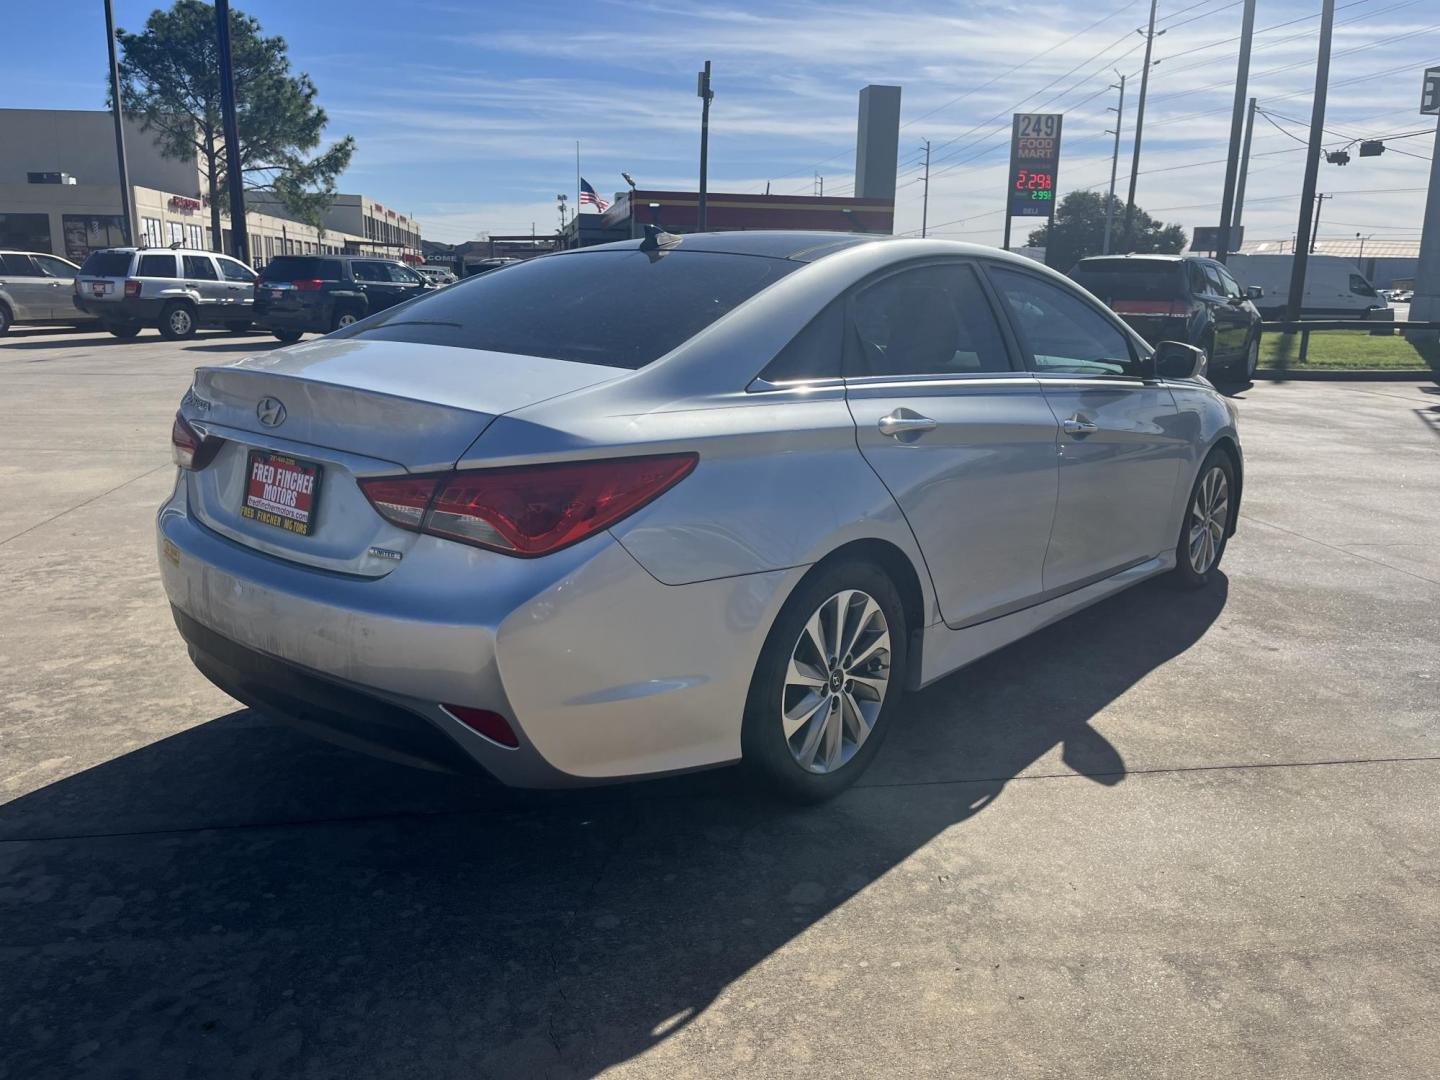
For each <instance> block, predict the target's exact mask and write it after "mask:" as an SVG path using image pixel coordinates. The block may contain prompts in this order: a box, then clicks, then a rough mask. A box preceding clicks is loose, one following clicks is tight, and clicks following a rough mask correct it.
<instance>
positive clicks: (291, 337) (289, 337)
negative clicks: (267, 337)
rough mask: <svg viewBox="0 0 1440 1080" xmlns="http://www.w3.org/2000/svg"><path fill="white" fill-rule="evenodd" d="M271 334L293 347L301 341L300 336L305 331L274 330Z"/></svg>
mask: <svg viewBox="0 0 1440 1080" xmlns="http://www.w3.org/2000/svg"><path fill="white" fill-rule="evenodd" d="M271 332H272V333H273V334H274V335H275V336H276V337H277V338H279V339H280V340H281V341H283V342H284V343H285V344H286V345H293V344H294V343H295V342H297V341H299V340H300V335H301V334H303V333H304V332H305V331H303V330H273V331H271Z"/></svg>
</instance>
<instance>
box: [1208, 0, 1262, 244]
mask: <svg viewBox="0 0 1440 1080" xmlns="http://www.w3.org/2000/svg"><path fill="white" fill-rule="evenodd" d="M1254 36H1255V0H1245V15H1244V17H1243V18H1242V20H1241V23H1240V59H1239V61H1238V62H1237V63H1236V65H1235V107H1234V108H1233V109H1232V110H1231V113H1230V153H1229V156H1228V157H1227V158H1226V160H1225V188H1224V191H1223V192H1222V193H1221V196H1220V250H1219V251H1217V252H1216V253H1215V257H1216V258H1217V259H1219V260H1220V261H1221V262H1222V263H1223V262H1224V261H1225V257H1226V255H1227V254H1228V253H1229V251H1230V249H1231V248H1232V247H1234V244H1233V243H1232V242H1231V239H1230V226H1231V225H1232V224H1233V222H1234V220H1235V184H1236V179H1235V174H1236V173H1237V172H1238V171H1239V168H1240V142H1241V139H1242V138H1247V139H1248V135H1242V132H1243V131H1244V127H1245V90H1246V86H1247V84H1248V83H1249V81H1250V41H1251V39H1252V38H1253V37H1254Z"/></svg>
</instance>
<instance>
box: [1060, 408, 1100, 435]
mask: <svg viewBox="0 0 1440 1080" xmlns="http://www.w3.org/2000/svg"><path fill="white" fill-rule="evenodd" d="M1060 426H1061V427H1063V428H1064V429H1065V434H1067V435H1075V436H1081V435H1093V434H1094V433H1095V432H1097V431H1099V430H1100V425H1099V424H1097V423H1095V421H1094V420H1090V419H1088V418H1087V417H1084V416H1081V415H1080V414H1079V413H1076V414H1075V415H1074V416H1072V417H1070V418H1069V419H1068V420H1064V421H1062V422H1061V424H1060Z"/></svg>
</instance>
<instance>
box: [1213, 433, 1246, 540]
mask: <svg viewBox="0 0 1440 1080" xmlns="http://www.w3.org/2000/svg"><path fill="white" fill-rule="evenodd" d="M1216 450H1219V451H1220V452H1221V453H1223V454H1224V455H1225V456H1226V457H1228V458H1229V459H1230V467H1231V468H1232V469H1234V470H1235V496H1234V501H1235V507H1234V512H1233V513H1231V515H1230V523H1229V525H1228V526H1227V527H1226V530H1225V535H1226V536H1234V535H1235V526H1236V524H1237V523H1238V522H1239V520H1240V499H1241V497H1242V496H1243V495H1244V493H1245V459H1244V458H1243V457H1242V456H1241V454H1240V444H1239V443H1238V442H1236V441H1235V436H1234V435H1233V434H1231V433H1230V432H1225V433H1223V434H1221V435H1220V437H1219V438H1217V439H1216V440H1215V441H1214V442H1212V443H1211V444H1210V449H1209V450H1208V451H1206V454H1205V456H1206V457H1209V456H1210V455H1211V454H1213V453H1214V452H1215V451H1216Z"/></svg>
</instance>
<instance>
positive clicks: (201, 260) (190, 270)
mask: <svg viewBox="0 0 1440 1080" xmlns="http://www.w3.org/2000/svg"><path fill="white" fill-rule="evenodd" d="M183 258H184V260H185V276H186V277H187V278H199V279H201V280H202V281H218V280H220V279H219V276H218V275H217V274H216V273H215V264H214V263H212V262H211V261H210V260H209V259H207V258H206V257H205V256H204V255H186V256H184V257H183Z"/></svg>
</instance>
